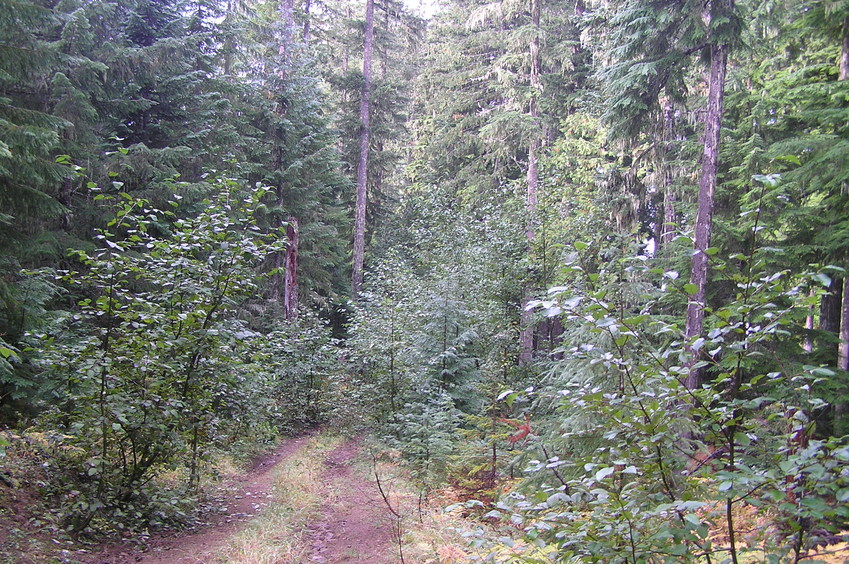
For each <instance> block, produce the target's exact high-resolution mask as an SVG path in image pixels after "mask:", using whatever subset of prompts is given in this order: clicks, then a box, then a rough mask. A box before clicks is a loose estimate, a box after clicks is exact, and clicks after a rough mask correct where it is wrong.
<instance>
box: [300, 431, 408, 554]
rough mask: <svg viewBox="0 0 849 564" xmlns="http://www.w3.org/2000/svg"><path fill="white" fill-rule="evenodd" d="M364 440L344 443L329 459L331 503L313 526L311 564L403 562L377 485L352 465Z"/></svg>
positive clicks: (390, 519)
mask: <svg viewBox="0 0 849 564" xmlns="http://www.w3.org/2000/svg"><path fill="white" fill-rule="evenodd" d="M359 451H360V444H359V441H351V442H346V443H343V444H342V445H341V446H339V447H338V448H337V449H336V450H334V451H333V452H331V453H330V454H329V455H328V456H327V458H326V460H325V461H324V464H325V467H326V470H325V472H324V476H325V478H324V480H323V481H324V483H326V484H329V485H330V488H331V491H332V498H330V499H328V500H327V502H326V504H325V506H324V509H323V513H322V517H321V519H319V520H318V521H317V522H316V523H313V524H312V525H311V526H310V527H309V532H308V538H309V540H310V548H311V554H310V557H309V560H308V562H316V563H327V564H341V563H352V562H361V563H365V562H367V563H369V564H390V563H391V564H394V563H396V562H400V561H401V559H400V557H399V552H398V543H397V538H398V537H397V536H396V535H395V533H394V529H395V521H394V518H393V516H392V513H391V512H390V510H389V508H388V506H387V505H386V503H385V502H384V500H383V498H382V497H381V495H380V491H379V490H378V488H377V485H376V484H375V483H374V482H372V481H370V480H368V479H366V478H364V477H363V476H362V475H361V474H359V473H358V472H357V471H356V470H355V469H354V468H353V467H352V463H353V461H354V460H355V459H356V457H357V455H358V454H359Z"/></svg>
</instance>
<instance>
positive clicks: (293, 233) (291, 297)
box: [283, 217, 298, 319]
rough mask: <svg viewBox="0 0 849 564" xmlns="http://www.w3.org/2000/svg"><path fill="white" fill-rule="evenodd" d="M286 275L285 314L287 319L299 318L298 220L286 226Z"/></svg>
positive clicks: (284, 292)
mask: <svg viewBox="0 0 849 564" xmlns="http://www.w3.org/2000/svg"><path fill="white" fill-rule="evenodd" d="M286 240H287V246H286V274H285V281H284V284H283V313H284V315H285V316H286V319H295V318H297V317H298V219H297V218H295V217H290V218H289V224H288V225H287V226H286Z"/></svg>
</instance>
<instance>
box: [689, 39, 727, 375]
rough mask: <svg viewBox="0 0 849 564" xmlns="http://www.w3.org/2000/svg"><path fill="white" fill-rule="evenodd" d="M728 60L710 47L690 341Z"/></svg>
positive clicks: (697, 312) (700, 301) (704, 270)
mask: <svg viewBox="0 0 849 564" xmlns="http://www.w3.org/2000/svg"><path fill="white" fill-rule="evenodd" d="M727 63H728V46H727V45H712V46H711V48H710V79H709V83H708V104H707V116H706V117H705V137H704V155H703V157H702V172H701V176H700V178H699V199H698V210H697V212H696V226H695V237H694V252H693V259H692V271H691V273H690V283H691V284H692V285H694V286H695V287H696V291H695V293H694V294H693V295H692V296H690V301H689V303H688V304H687V322H686V326H685V329H684V335H685V338H686V341H687V342H688V343H689V342H691V341H692V340H693V339H695V338H696V337H697V336H699V335H701V334H702V329H703V326H704V308H705V290H706V288H707V280H708V255H707V254H705V250H706V249H707V248H709V247H710V236H711V227H712V223H713V198H714V193H715V191H716V177H717V171H718V168H719V133H720V127H721V125H722V98H723V94H724V91H725V72H726V68H727ZM687 348H688V350H689V352H690V354H691V355H692V359H691V361H690V374H689V375H688V376H687V381H686V385H687V388H689V389H691V390H694V389H697V388H699V387H700V386H701V383H702V373H703V370H702V369H700V368H697V367H696V366H695V364H696V362H698V356H699V354H698V351H695V350H692V349H691V348H690V347H689V345H687Z"/></svg>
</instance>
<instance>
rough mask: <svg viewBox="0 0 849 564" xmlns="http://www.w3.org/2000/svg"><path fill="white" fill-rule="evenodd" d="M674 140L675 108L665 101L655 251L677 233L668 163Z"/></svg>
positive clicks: (671, 239) (675, 199)
mask: <svg viewBox="0 0 849 564" xmlns="http://www.w3.org/2000/svg"><path fill="white" fill-rule="evenodd" d="M675 138H676V134H675V108H674V107H673V105H672V102H671V101H669V100H667V101H666V104H664V107H663V148H662V149H661V158H662V160H663V162H662V163H661V167H662V170H663V219H662V221H661V222H660V229H659V230H658V231H659V232H660V235H659V237H658V238H657V240H656V241H655V244H656V247H657V250H660V249H661V248H662V247H665V246H666V245H668V244H669V243H671V242H672V241H673V240H674V239H675V234H676V233H677V232H678V215H677V212H676V209H675V202H676V201H677V197H676V195H675V192H673V191H672V181H673V178H674V175H673V171H672V165H671V164H670V163H669V158H670V153H671V152H672V143H673V141H674V140H675Z"/></svg>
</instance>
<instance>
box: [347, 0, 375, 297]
mask: <svg viewBox="0 0 849 564" xmlns="http://www.w3.org/2000/svg"><path fill="white" fill-rule="evenodd" d="M373 43H374V0H366V28H365V41H364V46H363V91H362V95H361V96H360V127H361V129H360V160H359V164H358V165H357V203H356V209H355V210H354V267H353V272H352V274H351V291H352V293H353V296H354V298H355V299H356V298H357V297H358V296H359V294H360V290H361V289H362V286H363V265H364V263H365V247H366V185H367V183H368V149H369V137H370V134H371V124H370V122H369V110H370V105H371V55H372V50H373Z"/></svg>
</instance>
